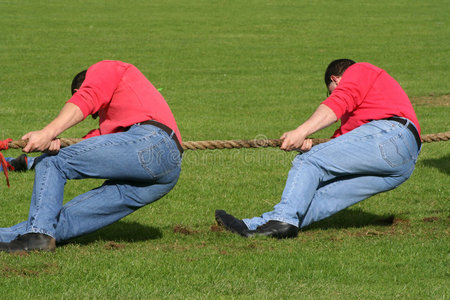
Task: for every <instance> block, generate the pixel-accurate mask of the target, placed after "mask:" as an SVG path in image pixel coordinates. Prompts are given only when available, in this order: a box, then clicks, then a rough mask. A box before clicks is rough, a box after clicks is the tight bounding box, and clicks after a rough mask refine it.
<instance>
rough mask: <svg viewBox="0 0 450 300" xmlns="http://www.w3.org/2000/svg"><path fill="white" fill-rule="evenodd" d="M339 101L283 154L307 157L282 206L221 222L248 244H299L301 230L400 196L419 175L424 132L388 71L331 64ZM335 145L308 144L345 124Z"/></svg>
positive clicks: (297, 162) (296, 164)
mask: <svg viewBox="0 0 450 300" xmlns="http://www.w3.org/2000/svg"><path fill="white" fill-rule="evenodd" d="M325 84H326V86H327V88H328V91H329V93H330V94H331V95H330V96H329V97H328V98H327V99H326V100H325V101H323V102H322V103H321V104H320V105H319V107H318V108H317V110H316V111H315V112H314V114H313V115H312V116H311V117H310V118H309V119H308V120H306V121H305V122H304V123H303V124H301V125H300V126H299V127H298V128H296V129H295V130H292V131H289V132H286V133H284V134H283V135H282V136H281V139H282V145H281V149H283V150H286V151H291V150H295V149H300V150H301V151H302V152H303V154H299V155H297V156H296V158H295V159H294V161H293V162H292V169H291V170H290V172H289V176H288V179H287V182H286V186H285V189H284V192H283V195H282V198H281V202H280V203H278V204H277V205H275V207H274V210H273V211H271V212H267V213H264V214H263V215H262V216H260V217H255V218H252V219H244V220H240V219H237V218H235V217H234V216H232V215H230V214H227V213H226V212H225V211H224V210H217V211H216V220H217V222H218V223H219V224H221V225H223V226H224V227H225V228H226V229H228V230H230V231H232V232H234V233H237V234H240V235H242V236H245V237H248V236H252V235H265V236H271V237H276V238H291V237H296V236H297V234H298V231H299V228H303V227H305V226H308V225H309V224H311V223H313V222H316V221H319V220H322V219H324V218H327V217H329V216H331V215H333V214H335V213H336V212H338V211H340V210H343V209H345V208H347V207H348V206H350V205H353V204H355V203H357V202H359V201H362V200H364V199H367V198H369V197H370V196H373V195H375V194H378V193H381V192H384V191H388V190H391V189H394V188H396V187H397V186H399V185H400V184H401V183H403V182H404V181H406V180H407V179H408V178H409V177H410V176H411V174H412V172H413V170H414V166H415V163H416V160H417V156H418V154H419V152H420V149H421V141H420V127H419V122H418V121H417V117H416V114H415V113H414V109H413V107H412V105H411V102H410V101H409V99H408V96H407V95H406V93H405V92H404V91H403V89H402V88H401V87H400V85H399V84H398V83H397V82H396V81H395V80H394V79H393V78H392V77H391V76H389V74H387V73H386V71H384V70H382V69H380V68H378V67H376V66H374V65H371V64H369V63H355V62H354V61H352V60H349V59H339V60H335V61H333V62H331V63H330V65H329V66H328V68H327V70H326V72H325ZM339 119H340V120H341V126H340V127H339V129H337V130H336V132H335V133H334V135H333V139H332V140H331V141H329V142H327V143H323V144H320V145H317V146H315V147H312V141H311V140H310V139H307V137H308V136H309V135H311V134H313V133H315V132H317V131H319V130H321V129H323V128H325V127H328V126H330V125H331V124H333V123H334V122H336V121H337V120H339Z"/></svg>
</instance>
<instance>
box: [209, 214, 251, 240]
mask: <svg viewBox="0 0 450 300" xmlns="http://www.w3.org/2000/svg"><path fill="white" fill-rule="evenodd" d="M216 221H217V223H218V224H219V225H222V226H223V227H225V228H226V229H227V230H229V231H231V232H234V233H237V234H239V235H241V236H243V237H248V236H251V231H250V230H249V229H248V228H247V225H245V223H244V221H242V220H239V219H236V218H235V217H233V216H232V215H229V214H227V213H226V212H225V211H224V210H216Z"/></svg>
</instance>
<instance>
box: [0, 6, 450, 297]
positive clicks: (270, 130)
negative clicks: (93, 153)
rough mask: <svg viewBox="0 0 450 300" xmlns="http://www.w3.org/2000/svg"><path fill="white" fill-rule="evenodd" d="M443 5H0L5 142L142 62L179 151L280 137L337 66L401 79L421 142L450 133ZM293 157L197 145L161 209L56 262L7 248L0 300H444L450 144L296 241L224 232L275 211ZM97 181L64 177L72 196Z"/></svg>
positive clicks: (12, 210) (427, 147)
mask: <svg viewBox="0 0 450 300" xmlns="http://www.w3.org/2000/svg"><path fill="white" fill-rule="evenodd" d="M42 2H44V3H42ZM448 12H449V11H448V3H447V1H443V0H436V1H406V0H400V1H387V0H379V1H376V2H373V1H369V2H367V3H363V1H340V2H332V1H322V0H318V1H293V0H279V1H256V0H250V1H216V0H213V1H206V0H204V1H186V0H169V1H163V0H157V1H138V0H130V1H118V0H114V1H106V0H103V1H100V0H95V1H80V0H78V1H77V0H74V1H54V0H52V1H28V0H25V1H5V0H0V26H1V27H0V28H1V33H0V61H1V64H0V139H6V138H13V139H19V138H20V137H21V136H22V135H23V134H24V133H26V132H28V131H31V130H36V129H40V128H41V127H42V126H44V125H45V124H46V123H47V122H48V121H50V120H51V119H52V118H53V117H54V116H55V115H56V114H57V113H58V111H59V109H60V108H61V106H62V104H63V103H64V101H65V100H67V99H68V98H69V97H70V82H71V79H72V77H73V75H74V74H76V73H77V72H78V71H80V70H82V69H84V68H86V67H88V66H90V65H91V64H93V63H95V62H97V61H99V60H103V59H117V60H122V61H126V62H129V63H133V64H134V65H136V66H137V67H138V68H139V69H140V70H141V71H142V72H143V73H144V74H145V75H146V76H147V77H148V78H149V79H150V80H151V81H152V82H153V83H154V85H155V86H156V87H158V88H162V94H163V95H164V96H165V98H166V100H167V102H168V103H169V105H170V106H171V108H172V111H173V113H174V115H175V117H176V119H177V121H178V124H179V127H180V130H181V133H182V136H183V139H184V141H192V140H210V139H253V138H261V137H268V138H278V137H279V136H280V135H281V134H282V133H283V132H285V131H288V130H291V129H293V128H295V127H296V126H298V125H299V124H300V122H302V121H303V120H305V118H307V117H308V116H309V115H310V114H311V113H312V112H313V111H314V109H315V108H316V106H317V105H318V103H320V101H322V100H323V99H324V98H325V96H326V89H325V86H324V84H323V72H324V70H325V68H326V66H327V64H328V63H329V62H330V61H331V60H333V59H336V58H343V57H347V58H352V59H354V60H356V61H367V62H371V63H373V64H376V65H378V66H379V67H381V68H383V69H385V70H387V71H388V72H389V73H390V74H391V75H393V76H394V77H395V78H396V79H397V80H398V81H399V83H400V84H401V85H402V86H403V87H404V89H405V90H406V92H407V93H408V94H409V95H410V97H411V100H412V102H413V104H414V106H415V109H416V113H417V115H418V118H419V120H420V123H421V126H422V134H430V133H437V132H445V131H449V130H450V119H449V115H450V82H449V80H448V75H449V71H448V69H449V57H450V44H449V43H448V41H449V40H450V31H449V28H450V26H449V25H450V24H449V23H450V22H449V19H448ZM95 126H96V124H95V122H94V121H92V120H86V121H85V122H83V123H81V124H79V125H77V126H76V127H74V128H71V129H70V130H68V131H67V132H66V133H64V134H63V137H80V136H82V135H83V134H85V133H86V132H87V131H88V130H89V129H92V128H94V127H95ZM334 129H335V127H332V128H328V129H326V130H323V131H322V132H319V133H317V134H316V135H315V136H314V137H321V138H325V137H329V136H330V135H331V133H332V132H333V130H334ZM3 153H4V154H5V155H6V156H16V155H18V154H20V151H18V150H8V151H3ZM36 155H37V154H36ZM294 155H295V154H294V153H285V152H282V151H280V150H277V149H247V150H237V149H236V150H214V151H187V152H186V153H185V156H184V161H183V166H182V174H181V177H180V180H179V182H178V184H177V186H176V187H175V189H174V190H173V191H171V192H170V193H169V194H168V195H167V196H166V197H165V198H163V199H162V200H160V201H158V202H156V203H154V204H153V205H150V206H147V207H144V208H143V209H141V210H139V211H137V212H136V213H134V214H132V215H130V216H128V217H127V218H125V219H123V220H122V221H120V222H118V223H116V224H113V225H111V226H109V227H107V228H104V229H102V230H100V231H98V232H95V233H93V234H91V235H89V236H85V237H81V238H78V239H75V240H73V241H70V242H69V243H67V244H65V245H61V247H58V248H57V250H56V252H55V253H31V254H28V255H9V254H5V253H0V292H1V296H0V298H2V299H23V298H38V299H39V298H40V299H44V298H45V299H51V298H59V299H61V298H67V299H69V298H99V299H106V298H113V299H114V298H115V299H117V298H142V299H159V298H180V299H209V298H250V299H253V298H263V299H277V298H280V299H284V298H292V299H396V298H400V299H447V298H448V297H449V295H450V288H449V286H450V284H449V275H450V274H449V269H450V268H449V267H450V264H449V257H450V256H449V248H450V247H449V245H450V243H449V241H450V239H449V234H450V233H449V220H450V219H449V216H450V205H449V199H450V189H449V186H450V177H449V174H450V142H438V143H430V144H424V145H423V148H422V153H421V155H420V157H419V160H418V163H417V167H416V170H415V172H414V174H413V176H412V177H411V178H410V179H409V180H408V181H407V182H406V183H405V184H403V185H402V186H400V187H399V188H398V189H396V190H394V191H391V192H388V193H384V194H380V195H377V196H375V197H373V198H371V199H369V200H367V201H364V202H362V203H360V204H358V205H355V206H353V207H351V208H349V209H347V210H345V211H342V212H340V213H338V214H337V215H335V216H333V217H331V218H329V219H327V220H324V221H322V222H319V223H317V224H314V225H312V226H310V227H309V228H307V229H305V230H304V231H302V232H301V233H300V235H299V237H298V238H296V239H292V240H282V241H278V240H273V239H267V238H251V239H243V238H240V237H238V236H235V235H232V234H229V233H227V232H224V231H221V230H220V228H218V227H217V226H215V222H214V210H215V209H226V210H228V211H230V212H231V213H233V214H235V215H236V216H237V217H241V218H244V217H252V216H256V215H259V214H261V213H263V212H265V211H268V210H270V209H271V208H272V207H273V205H274V204H276V203H277V202H278V201H279V198H280V195H281V192H282V190H283V187H284V183H285V180H286V177H287V172H288V171H289V168H290V163H291V160H292V159H293V157H294ZM10 177H11V182H12V183H11V185H12V186H11V188H10V189H7V188H6V184H4V182H3V179H1V178H0V183H1V186H0V227H7V226H11V225H13V224H15V223H17V222H20V221H23V220H25V219H26V218H27V215H28V207H29V199H30V196H31V189H32V183H33V178H34V174H33V172H29V173H21V174H18V173H14V174H11V175H10ZM99 184H101V181H98V180H85V181H73V182H69V183H68V184H67V186H66V193H65V198H66V200H70V199H71V198H73V197H74V196H76V195H78V194H79V193H81V192H83V191H87V190H89V189H92V188H94V187H96V186H98V185H99Z"/></svg>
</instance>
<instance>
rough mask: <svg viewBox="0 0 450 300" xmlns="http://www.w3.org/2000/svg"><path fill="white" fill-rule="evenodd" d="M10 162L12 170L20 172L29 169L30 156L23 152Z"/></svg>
mask: <svg viewBox="0 0 450 300" xmlns="http://www.w3.org/2000/svg"><path fill="white" fill-rule="evenodd" d="M9 163H10V164H11V167H12V169H11V171H16V172H20V171H26V170H28V157H27V155H26V154H22V155H20V156H18V157H17V158H14V159H13V160H11V161H10V162H9Z"/></svg>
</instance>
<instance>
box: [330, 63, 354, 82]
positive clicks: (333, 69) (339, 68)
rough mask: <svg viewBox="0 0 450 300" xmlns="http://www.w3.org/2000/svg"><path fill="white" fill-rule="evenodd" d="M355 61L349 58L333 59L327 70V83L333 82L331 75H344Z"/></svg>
mask: <svg viewBox="0 0 450 300" xmlns="http://www.w3.org/2000/svg"><path fill="white" fill-rule="evenodd" d="M354 63H355V62H354V61H353V60H351V59H347V58H343V59H336V60H333V61H332V62H331V63H330V64H329V65H328V68H327V70H326V71H325V84H326V85H327V86H328V85H329V84H330V83H331V78H330V77H331V75H334V76H342V74H344V72H345V70H347V68H348V67H350V66H351V65H353V64H354Z"/></svg>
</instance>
